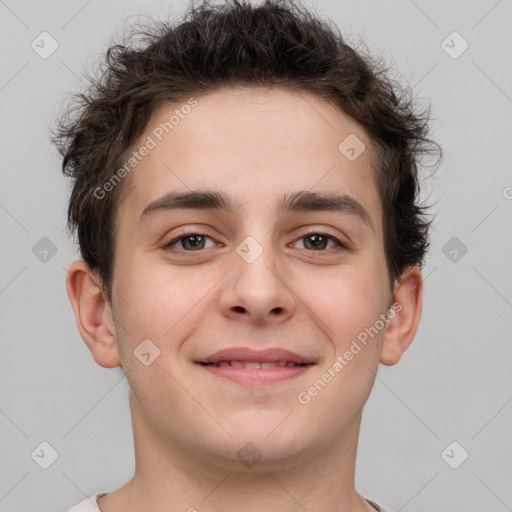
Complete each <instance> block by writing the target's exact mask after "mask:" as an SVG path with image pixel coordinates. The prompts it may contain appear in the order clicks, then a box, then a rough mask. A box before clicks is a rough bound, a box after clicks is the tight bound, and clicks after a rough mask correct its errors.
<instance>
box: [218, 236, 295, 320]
mask: <svg viewBox="0 0 512 512" xmlns="http://www.w3.org/2000/svg"><path fill="white" fill-rule="evenodd" d="M281 261H282V260H281V259H280V258H279V254H278V252H277V250H276V249H274V248H273V247H272V246H271V244H270V242H269V243H265V244H260V243H259V242H257V241H256V239H255V238H253V237H247V238H246V239H245V240H244V241H243V242H242V243H241V244H240V245H239V246H238V248H237V251H236V252H234V253H233V271H232V272H229V273H228V276H227V278H226V280H225V281H224V285H223V289H222V291H221V296H220V307H221V311H222V313H223V314H224V315H225V316H226V317H228V318H231V319H233V320H237V321H239V322H247V323H252V324H253V325H259V326H263V325H269V326H270V325H277V324H280V323H282V322H285V321H286V320H288V319H289V318H291V317H292V316H293V314H294V312H295V309H296V298H295V296H294V293H293V290H292V289H291V288H290V285H289V283H288V280H289V276H288V278H287V273H286V270H285V269H284V268H283V265H279V263H280V262H281Z"/></svg>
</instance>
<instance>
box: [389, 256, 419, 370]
mask: <svg viewBox="0 0 512 512" xmlns="http://www.w3.org/2000/svg"><path fill="white" fill-rule="evenodd" d="M422 302H423V279H422V277H421V270H420V268H419V267H418V266H417V265H414V266H411V267H408V268H407V269H406V270H405V271H404V272H403V273H402V275H401V276H400V280H396V281H395V290H394V294H393V301H392V304H393V310H394V311H395V314H394V317H393V318H392V319H391V321H390V323H389V325H388V326H387V329H386V332H385V334H384V339H383V343H382V353H381V358H380V362H381V363H382V364H385V365H388V366H392V365H394V364H396V363H398V361H400V358H401V357H402V354H403V353H404V352H405V351H406V350H407V348H408V347H409V345H410V344H411V342H412V340H413V339H414V336H415V334H416V331H417V329H418V325H419V322H420V318H421V309H422Z"/></svg>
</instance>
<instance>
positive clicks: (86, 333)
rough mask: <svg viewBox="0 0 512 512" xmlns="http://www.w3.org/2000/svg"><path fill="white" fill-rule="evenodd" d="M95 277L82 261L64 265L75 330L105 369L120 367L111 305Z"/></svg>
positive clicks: (97, 278)
mask: <svg viewBox="0 0 512 512" xmlns="http://www.w3.org/2000/svg"><path fill="white" fill-rule="evenodd" d="M99 285H100V281H99V277H98V276H97V275H96V274H95V273H94V272H93V271H91V269H90V268H89V266H88V265H87V264H86V263H85V262H84V261H82V260H77V261H74V262H73V263H72V264H71V265H70V266H69V268H68V273H67V279H66V288H67V292H68V297H69V300H70V302H71V306H72V308H73V311H74V313H75V318H76V323H77V326H78V330H79V332H80V335H81V337H82V339H83V340H84V342H85V344H86V345H87V346H88V347H89V350H90V351H91V354H92V356H93V358H94V360H95V361H96V362H97V363H98V364H99V365H100V366H103V367H105V368H113V367H115V366H121V360H120V357H119V350H118V347H117V341H116V332H115V324H114V320H113V312H112V308H111V305H110V304H109V303H108V301H107V300H106V299H105V296H104V294H103V291H102V289H101V287H100V286H99Z"/></svg>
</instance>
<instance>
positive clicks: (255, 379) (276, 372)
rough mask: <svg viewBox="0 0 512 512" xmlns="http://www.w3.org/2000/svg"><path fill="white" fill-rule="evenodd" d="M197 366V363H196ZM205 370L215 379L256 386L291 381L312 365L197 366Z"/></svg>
mask: <svg viewBox="0 0 512 512" xmlns="http://www.w3.org/2000/svg"><path fill="white" fill-rule="evenodd" d="M198 364H199V363H198ZM199 366H201V367H202V368H204V369H205V370H208V371H209V372H211V373H213V374H214V375H216V376H217V377H222V378H224V379H229V380H232V381H234V382H237V383H238V384H245V385H252V386H258V385H263V384H275V383H276V382H281V381H284V380H288V379H292V378H294V377H298V376H299V375H303V374H304V373H306V372H307V371H308V370H309V369H310V368H311V367H312V366H313V365H312V364H310V365H306V366H291V367H290V366H284V367H278V366H276V367H275V368H268V369H259V370H258V369H254V370H252V369H248V368H235V367H233V366H213V365H205V364H199Z"/></svg>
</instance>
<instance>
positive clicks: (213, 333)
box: [54, 0, 433, 464]
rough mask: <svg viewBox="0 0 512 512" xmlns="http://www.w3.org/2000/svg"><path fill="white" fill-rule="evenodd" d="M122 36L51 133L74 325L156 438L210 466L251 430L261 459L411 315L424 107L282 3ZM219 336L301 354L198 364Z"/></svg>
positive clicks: (423, 243) (327, 415)
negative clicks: (235, 375) (237, 363)
mask: <svg viewBox="0 0 512 512" xmlns="http://www.w3.org/2000/svg"><path fill="white" fill-rule="evenodd" d="M139 36H140V38H139V39H138V40H137V43H135V40H132V43H131V44H128V43H125V44H120V45H115V46H112V47H111V48H110V49H109V50H108V53H107V56H106V59H105V62H104V65H103V67H102V71H101V75H100V77H99V78H97V79H95V80H93V81H91V86H90V87H89V89H88V90H87V91H86V92H84V93H82V94H81V95H79V97H78V98H77V101H76V103H75V104H74V107H73V108H70V110H69V111H68V114H67V115H66V116H64V117H63V118H61V122H60V124H59V126H58V129H57V131H56V134H55V137H54V141H55V143H56V144H57V146H58V147H59V150H60V151H61V153H62V155H63V171H64V173H65V174H66V175H67V176H69V177H71V178H72V180H73V189H72V193H71V198H70V203H69V210H68V225H69V228H70V230H71V231H72V232H76V233H77V235H78V242H79V247H80V252H81V256H82V259H83V261H80V262H75V263H74V264H73V265H72V266H71V267H70V272H69V275H68V293H69V295H70V299H71V302H72V304H73V307H74V310H75V314H76V316H77V322H78V327H79V330H80V333H81V335H82V337H83V339H84V340H85V342H86V343H87V345H88V346H89V348H90V349H91V352H92V354H93V356H94V358H95V360H96V361H97V362H98V363H99V364H101V365H102V366H106V367H113V366H121V365H122V366H123V369H124V370H125V372H126V373H127V377H128V380H129V382H130V387H131V390H132V395H131V399H132V411H133V409H134V408H135V409H136V410H137V411H138V412H137V414H138V415H139V418H143V423H145V425H147V427H148V429H150V430H151V431H152V432H153V433H154V434H155V436H169V435H171V436H173V438H174V439H175V440H179V441H180V446H182V447H185V448H184V449H187V450H189V451H190V452H193V451H194V450H195V451H196V452H197V453H198V454H200V453H205V451H206V453H210V454H211V455H212V456H213V455H215V456H216V457H218V455H219V453H223V454H224V455H223V457H225V459H226V464H228V462H229V461H232V460H233V454H234V453H235V452H236V450H237V449H239V448H240V447H241V446H242V445H243V444H244V442H247V441H251V442H253V444H255V445H256V446H258V448H259V449H260V450H261V451H262V452H263V454H264V455H267V456H268V457H269V460H274V461H275V460H278V459H279V460H281V461H283V460H285V459H287V458H289V457H290V456H292V455H294V454H295V453H309V454H310V455H311V454H313V453H315V452H316V453H318V452H319V450H322V449H324V448H325V447H326V446H327V443H328V442H332V440H333V439H337V438H339V437H340V435H341V434H342V433H343V432H348V431H349V429H350V428H352V427H353V426H354V425H355V424H356V423H357V421H358V418H359V415H360V412H361V409H362V407H363V405H364V403H365V401H366V399H367V397H368V395H369V393H370V390H371V387H372V384H373V378H374V372H373V370H375V368H376V366H377V365H378V363H379V362H382V363H384V364H395V363H396V362H397V361H398V360H399V359H400V357H401V354H402V353H403V352H404V351H405V350H406V348H407V347H408V345H409V344H410V342H411V341H412V339H413V337H414V334H415V332H416V329H417V326H418V322H419V318H420V314H421V297H422V281H421V272H420V269H421V266H422V264H423V261H424V257H425V255H426V251H427V249H428V228H429V225H430V222H431V221H428V220H427V219H425V217H424V210H425V208H426V207H424V206H421V205H419V204H418V196H419V176H418V169H419V162H420V158H421V156H422V155H424V154H426V153H428V152H431V151H432V148H433V143H432V142H431V141H430V140H429V139H428V137H427V131H428V129H427V121H428V114H427V113H424V112H423V113H422V112H417V111H416V110H415V107H414V104H413V102H412V100H411V98H410V97H409V96H408V93H407V91H405V90H402V89H400V88H399V86H398V84H397V83H396V82H393V81H392V80H391V79H390V78H389V77H388V75H387V74H386V72H385V71H386V70H385V69H384V68H383V67H382V64H377V63H376V62H375V61H373V60H372V59H371V58H370V57H369V56H363V55H361V54H360V53H359V52H356V51H355V50H354V49H353V48H351V47H350V46H349V45H348V44H346V42H345V41H344V39H343V38H342V36H341V34H340V33H339V31H338V29H337V28H336V27H335V26H333V25H332V24H329V23H328V22H326V21H320V20H319V19H317V18H315V17H313V16H312V15H311V14H310V13H308V11H307V10H306V9H305V8H303V7H301V6H299V5H298V4H294V3H292V2H266V3H264V4H262V5H260V6H253V5H251V4H249V3H243V2H238V1H235V0H233V1H232V2H230V3H229V4H226V5H217V6H211V5H209V4H208V3H205V4H203V5H201V6H199V7H192V8H191V9H190V11H189V12H188V13H187V14H186V17H185V18H184V19H183V20H182V22H181V23H178V24H172V25H171V24H167V23H157V24H154V26H152V27H151V28H146V29H145V30H144V32H142V33H139ZM167 194H171V195H172V194H173V195H172V197H171V196H167V197H164V196H166V195H167ZM186 233H188V236H186ZM198 235H199V236H198ZM383 316H384V317H385V318H383ZM379 319H380V323H379V324H377V322H378V321H379ZM380 325H382V327H379V326H380ZM372 329H373V330H372ZM363 332H366V333H367V335H366V340H365V341H366V343H364V342H363V341H362V340H363V338H364V336H363V335H362V333H363ZM370 332H371V333H372V334H371V335H369V334H368V333H370ZM143 340H151V342H150V343H149V344H148V342H147V341H146V342H144V343H145V344H144V345H141V342H143ZM356 340H359V342H357V341H356ZM354 342H356V346H357V347H359V350H357V349H356V348H354ZM141 346H142V347H143V348H142V349H139V347H141ZM232 347H245V348H251V349H255V350H260V349H265V348H268V347H271V348H276V347H277V348H279V347H280V348H283V349H286V350H291V351H294V352H296V353H298V354H300V355H301V356H302V357H303V358H305V359H307V362H308V363H309V364H310V367H309V369H308V370H307V371H306V372H305V373H304V374H302V375H300V376H299V377H296V378H293V379H289V380H286V382H282V383H280V384H274V385H272V386H273V387H268V386H262V387H258V386H256V387H254V386H251V385H243V384H239V383H237V384H233V382H231V381H229V379H223V378H219V377H218V376H215V375H212V373H211V372H210V371H209V370H207V369H206V368H205V365H204V363H205V362H206V360H207V359H208V358H209V357H210V356H211V355H212V354H213V353H214V352H215V351H217V350H221V349H226V348H232ZM141 350H142V351H144V352H145V353H148V352H149V353H150V354H151V355H150V357H149V359H150V360H151V364H148V365H146V364H143V363H142V362H141V358H140V357H138V356H137V354H139V356H140V352H141ZM348 352H351V353H352V356H349V354H348ZM343 354H346V355H347V357H346V358H344V359H343V361H345V362H346V364H345V363H341V360H339V359H337V357H339V356H340V355H342V356H343ZM349 357H350V359H349ZM336 361H338V363H339V364H340V365H342V368H341V369H340V367H339V366H337V367H336V368H334V365H335V363H336ZM146 362H149V361H146ZM326 372H327V373H329V374H330V375H331V378H330V379H329V378H328V377H327V378H324V375H325V374H326ZM319 379H320V380H322V381H323V382H324V384H326V385H325V389H324V388H322V389H321V390H320V389H319V385H317V386H316V389H317V391H316V392H315V391H313V390H312V391H311V392H309V391H308V389H311V386H313V387H315V386H314V384H315V382H318V380H319ZM326 381H328V384H327V382H326ZM162 383H164V384H163V385H162ZM269 389H272V400H269ZM320 391H321V392H320ZM301 392H302V393H303V394H302V395H301V396H302V399H301V398H299V399H298V397H299V396H300V393H301ZM304 393H305V394H304ZM308 397H309V398H308ZM313 398H314V399H313ZM198 404H199V405H198ZM291 408H293V409H294V410H296V413H295V414H294V415H292V416H291V417H290V419H289V420H287V428H285V429H280V430H278V431H276V432H275V433H274V434H273V435H272V436H269V435H268V434H269V432H270V430H271V428H272V426H275V425H276V424H278V423H279V421H280V419H282V418H283V417H284V416H285V414H286V413H287V412H288V411H289V410H290V409H291ZM205 410H206V411H215V413H214V414H213V415H211V414H207V413H205ZM170 411H173V412H172V413H170ZM176 418H178V420H176ZM171 419H172V421H171ZM325 425H329V429H328V432H329V434H328V435H327V437H326V436H325ZM205 426H207V427H208V431H209V432H210V433H211V434H210V436H209V437H208V438H204V436H203V437H202V440H201V442H198V436H199V434H200V433H201V432H203V431H204V428H205ZM305 428H307V429H308V434H307V435H304V429H305ZM322 436H323V437H322ZM299 437H300V439H301V441H300V442H298V439H299ZM320 438H322V441H320V440H319V439H320ZM323 443H325V444H323ZM235 448H236V449H235ZM208 450H209V451H208ZM233 450H234V451H233ZM308 451H309V452H308ZM226 454H227V455H226Z"/></svg>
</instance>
